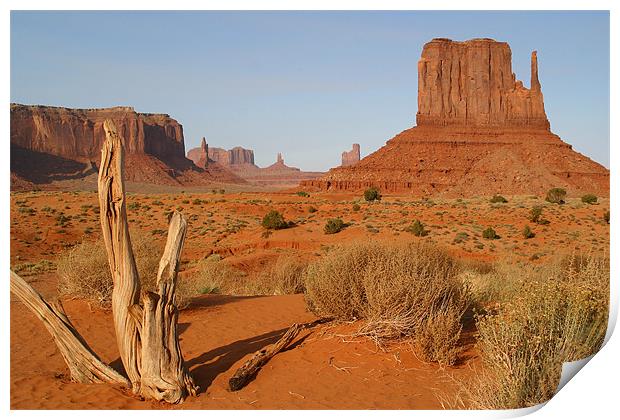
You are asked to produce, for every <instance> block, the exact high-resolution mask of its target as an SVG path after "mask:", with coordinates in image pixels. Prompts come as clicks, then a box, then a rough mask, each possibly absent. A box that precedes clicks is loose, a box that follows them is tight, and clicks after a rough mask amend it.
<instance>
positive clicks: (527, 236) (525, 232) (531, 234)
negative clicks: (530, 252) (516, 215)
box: [522, 225, 536, 239]
mask: <svg viewBox="0 0 620 420" xmlns="http://www.w3.org/2000/svg"><path fill="white" fill-rule="evenodd" d="M522 233H523V237H524V238H525V239H530V238H533V237H534V236H536V234H535V233H534V232H532V229H530V227H529V226H528V225H525V227H524V228H523V232H522Z"/></svg>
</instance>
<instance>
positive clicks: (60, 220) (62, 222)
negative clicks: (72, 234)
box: [56, 213, 71, 227]
mask: <svg viewBox="0 0 620 420" xmlns="http://www.w3.org/2000/svg"><path fill="white" fill-rule="evenodd" d="M70 220H71V216H65V215H64V214H63V213H60V214H59V215H58V216H56V226H61V227H64V226H66V225H67V223H69V221H70Z"/></svg>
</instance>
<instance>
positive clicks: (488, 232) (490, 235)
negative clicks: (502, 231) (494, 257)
mask: <svg viewBox="0 0 620 420" xmlns="http://www.w3.org/2000/svg"><path fill="white" fill-rule="evenodd" d="M482 237H483V238H484V239H498V238H499V236H497V232H495V230H494V229H493V228H492V227H490V226H489V227H488V228H486V229H485V230H484V231H482Z"/></svg>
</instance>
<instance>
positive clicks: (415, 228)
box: [406, 220, 428, 236]
mask: <svg viewBox="0 0 620 420" xmlns="http://www.w3.org/2000/svg"><path fill="white" fill-rule="evenodd" d="M406 230H407V232H410V233H412V234H414V235H415V236H426V235H428V230H426V229H424V225H423V224H422V222H420V221H419V220H416V221H415V222H413V223H412V224H411V226H409V227H408V228H407V229H406Z"/></svg>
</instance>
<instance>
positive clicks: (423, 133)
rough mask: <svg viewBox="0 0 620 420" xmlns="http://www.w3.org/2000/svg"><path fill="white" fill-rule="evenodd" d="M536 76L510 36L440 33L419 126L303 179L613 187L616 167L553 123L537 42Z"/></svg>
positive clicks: (421, 81)
mask: <svg viewBox="0 0 620 420" xmlns="http://www.w3.org/2000/svg"><path fill="white" fill-rule="evenodd" d="M530 80H531V83H530V88H529V89H528V88H526V87H524V86H523V83H522V82H521V81H519V80H517V79H516V77H515V75H514V73H513V71H512V53H511V51H510V47H509V45H508V44H507V43H505V42H497V41H494V40H492V39H488V38H484V39H473V40H470V41H465V42H456V41H452V40H449V39H445V38H436V39H433V40H432V41H430V42H428V43H427V44H426V45H424V48H423V50H422V56H421V58H420V60H419V61H418V112H417V114H416V122H417V126H415V127H413V128H410V129H407V130H405V131H403V132H402V133H400V134H398V135H396V136H395V137H394V138H392V139H391V140H389V141H388V142H387V143H386V145H385V146H383V147H382V148H380V149H379V150H377V151H376V152H374V153H372V154H370V155H368V156H367V157H365V158H364V159H362V160H361V161H359V162H358V163H355V164H353V165H350V166H341V167H338V168H333V169H331V170H330V171H329V172H328V173H327V174H326V175H325V176H324V177H322V178H320V179H316V180H311V181H304V182H302V185H301V186H302V187H305V188H316V189H321V190H329V191H349V190H350V191H357V190H362V189H364V188H368V187H370V186H374V187H378V188H380V189H381V190H383V191H390V192H408V193H413V194H418V195H445V196H475V195H482V194H486V195H488V194H494V193H498V192H501V193H504V194H541V193H544V192H545V191H547V190H548V189H549V188H553V187H564V188H567V189H568V190H569V194H570V193H573V194H574V193H585V192H592V193H597V194H600V195H604V196H608V195H609V170H608V169H606V168H605V167H603V166H602V165H600V164H598V163H596V162H594V161H592V160H591V159H589V158H587V157H586V156H583V155H581V154H579V153H577V152H575V151H573V150H572V147H571V146H570V145H569V144H567V143H565V142H563V141H562V140H561V139H560V138H559V137H558V136H557V135H555V134H553V133H552V132H551V130H550V124H549V120H548V119H547V115H546V113H545V107H544V100H543V94H542V88H541V83H540V80H539V76H538V55H537V53H536V51H534V52H532V56H531V74H530ZM343 158H344V155H343ZM343 163H344V159H343Z"/></svg>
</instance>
